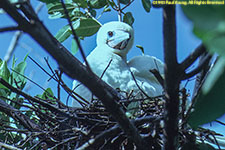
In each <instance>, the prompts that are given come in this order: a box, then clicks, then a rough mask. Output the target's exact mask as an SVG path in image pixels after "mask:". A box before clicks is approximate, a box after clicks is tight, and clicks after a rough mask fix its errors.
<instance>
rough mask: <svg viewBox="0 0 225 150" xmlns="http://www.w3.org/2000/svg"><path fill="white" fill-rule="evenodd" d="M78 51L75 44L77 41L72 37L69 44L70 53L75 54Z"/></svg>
mask: <svg viewBox="0 0 225 150" xmlns="http://www.w3.org/2000/svg"><path fill="white" fill-rule="evenodd" d="M77 52H78V45H77V42H76V41H75V40H74V39H72V44H71V53H72V54H73V55H75V54H76V53H77Z"/></svg>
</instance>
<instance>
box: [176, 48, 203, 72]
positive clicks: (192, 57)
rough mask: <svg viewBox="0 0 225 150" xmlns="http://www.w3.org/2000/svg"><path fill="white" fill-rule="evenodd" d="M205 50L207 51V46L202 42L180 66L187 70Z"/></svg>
mask: <svg viewBox="0 0 225 150" xmlns="http://www.w3.org/2000/svg"><path fill="white" fill-rule="evenodd" d="M204 52H206V47H205V46H204V45H203V44H201V45H199V46H198V47H197V48H196V49H195V50H194V51H193V52H192V53H191V54H190V55H189V56H188V57H187V58H185V60H184V61H183V62H182V63H181V64H180V67H181V68H182V69H183V70H186V69H187V68H188V67H190V66H191V65H192V64H193V63H194V62H195V61H196V59H197V58H198V57H199V56H201V55H202V54H203V53H204Z"/></svg>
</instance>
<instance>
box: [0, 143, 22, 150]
mask: <svg viewBox="0 0 225 150" xmlns="http://www.w3.org/2000/svg"><path fill="white" fill-rule="evenodd" d="M0 147H4V148H7V149H11V150H22V149H20V148H17V147H15V146H12V145H9V144H6V143H2V142H0Z"/></svg>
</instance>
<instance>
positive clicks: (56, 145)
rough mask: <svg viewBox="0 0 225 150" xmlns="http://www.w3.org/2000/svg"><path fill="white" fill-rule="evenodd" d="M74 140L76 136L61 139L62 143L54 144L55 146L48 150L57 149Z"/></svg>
mask: <svg viewBox="0 0 225 150" xmlns="http://www.w3.org/2000/svg"><path fill="white" fill-rule="evenodd" d="M75 139H77V137H76V136H73V137H70V138H67V139H63V140H62V142H59V143H57V144H55V146H53V147H51V148H50V150H53V149H54V148H56V147H58V146H60V145H62V144H65V143H68V142H70V141H72V140H75Z"/></svg>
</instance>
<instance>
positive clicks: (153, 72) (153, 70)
mask: <svg viewBox="0 0 225 150" xmlns="http://www.w3.org/2000/svg"><path fill="white" fill-rule="evenodd" d="M149 71H150V72H151V73H152V74H153V75H154V76H155V78H156V79H157V81H158V82H159V83H160V84H161V86H162V87H164V85H163V84H164V79H163V78H162V76H161V74H160V73H159V71H158V70H157V69H152V70H149Z"/></svg>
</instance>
